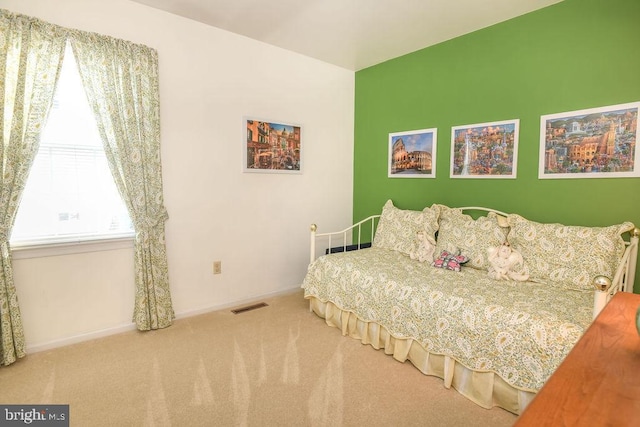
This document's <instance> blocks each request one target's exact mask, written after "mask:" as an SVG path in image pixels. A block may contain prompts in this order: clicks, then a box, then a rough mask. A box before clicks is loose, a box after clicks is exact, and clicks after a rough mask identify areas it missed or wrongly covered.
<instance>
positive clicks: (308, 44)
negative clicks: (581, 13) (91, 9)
mask: <svg viewBox="0 0 640 427" xmlns="http://www.w3.org/2000/svg"><path fill="white" fill-rule="evenodd" d="M133 1H135V2H137V3H142V4H145V5H148V6H151V7H154V8H157V9H161V10H165V11H167V12H170V13H174V14H176V15H180V16H183V17H186V18H190V19H193V20H196V21H200V22H203V23H205V24H208V25H212V26H214V27H218V28H221V29H223V30H227V31H230V32H233V33H237V34H241V35H244V36H246V37H249V38H252V39H255V40H259V41H262V42H265V43H268V44H271V45H274V46H278V47H281V48H283V49H287V50H290V51H293V52H297V53H300V54H303V55H306V56H310V57H312V58H316V59H319V60H321V61H324V62H328V63H330V64H334V65H337V66H339V67H342V68H346V69H349V70H353V71H358V70H361V69H363V68H367V67H370V66H372V65H375V64H378V63H381V62H384V61H387V60H389V59H392V58H396V57H398V56H402V55H404V54H407V53H410V52H414V51H416V50H419V49H422V48H425V47H427V46H431V45H434V44H437V43H440V42H442V41H445V40H449V39H452V38H455V37H458V36H461V35H463V34H467V33H470V32H473V31H476V30H479V29H481V28H484V27H488V26H490V25H493V24H496V23H498V22H502V21H506V20H508V19H511V18H514V17H516V16H519V15H523V14H525V13H529V12H532V11H534V10H537V9H540V8H543V7H546V6H549V5H552V4H555V3H559V2H560V1H562V0H270V1H266V0H133Z"/></svg>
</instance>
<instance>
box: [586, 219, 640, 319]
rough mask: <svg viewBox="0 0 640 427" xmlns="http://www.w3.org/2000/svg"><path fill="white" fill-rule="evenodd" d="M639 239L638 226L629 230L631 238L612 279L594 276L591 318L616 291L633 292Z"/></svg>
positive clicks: (639, 231) (639, 229)
mask: <svg viewBox="0 0 640 427" xmlns="http://www.w3.org/2000/svg"><path fill="white" fill-rule="evenodd" d="M639 240H640V228H638V227H636V228H634V229H633V230H631V238H630V239H629V243H628V245H627V247H626V249H625V251H624V254H623V255H622V258H621V259H620V264H619V265H618V268H617V269H616V272H615V275H614V276H613V279H610V278H608V277H606V276H596V277H595V278H594V279H593V286H594V287H595V288H596V291H595V294H594V297H593V318H594V319H595V317H596V316H597V315H598V314H599V313H600V311H602V309H603V308H604V306H605V305H607V303H608V302H609V300H610V299H611V297H612V296H613V295H614V294H615V293H616V292H633V282H634V280H635V276H636V263H637V260H638V241H639Z"/></svg>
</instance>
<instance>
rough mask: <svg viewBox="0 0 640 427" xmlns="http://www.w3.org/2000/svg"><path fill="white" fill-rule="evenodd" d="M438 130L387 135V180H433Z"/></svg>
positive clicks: (421, 130)
mask: <svg viewBox="0 0 640 427" xmlns="http://www.w3.org/2000/svg"><path fill="white" fill-rule="evenodd" d="M437 133H438V130H437V129H435V128H433V129H420V130H410V131H405V132H396V133H390V134H389V161H388V166H389V168H388V177H389V178H435V176H436V145H437V144H436V143H437V136H438V135H437Z"/></svg>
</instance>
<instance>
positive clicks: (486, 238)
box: [435, 205, 509, 270]
mask: <svg viewBox="0 0 640 427" xmlns="http://www.w3.org/2000/svg"><path fill="white" fill-rule="evenodd" d="M439 207H440V228H439V229H438V238H437V240H436V250H435V253H436V254H439V253H441V252H442V251H448V252H453V253H455V252H456V251H458V250H459V251H460V253H461V254H462V255H464V256H466V257H467V258H469V262H468V264H467V266H468V267H473V268H476V269H478V270H487V269H488V267H489V263H488V261H487V249H489V248H492V247H496V246H499V245H501V244H502V243H503V242H504V241H505V240H506V238H507V233H508V231H509V228H508V227H502V226H500V224H499V218H503V217H500V216H499V215H497V214H496V213H494V212H489V213H488V214H487V216H481V217H479V218H478V219H473V218H472V217H471V216H470V215H466V214H463V213H462V210H461V209H454V208H449V207H447V206H444V205H439Z"/></svg>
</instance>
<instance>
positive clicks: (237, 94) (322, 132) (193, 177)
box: [0, 0, 355, 350]
mask: <svg viewBox="0 0 640 427" xmlns="http://www.w3.org/2000/svg"><path fill="white" fill-rule="evenodd" d="M0 7H1V8H5V9H9V10H11V11H13V12H17V13H23V14H27V15H31V16H35V17H38V18H40V19H43V20H46V21H49V22H53V23H55V24H59V25H62V26H66V27H71V28H78V29H82V30H87V31H93V32H98V33H101V34H107V35H111V36H114V37H118V38H123V39H126V40H130V41H133V42H136V43H142V44H146V45H148V46H150V47H153V48H155V49H157V51H158V55H159V62H160V97H161V132H162V164H163V176H164V194H165V204H166V206H167V209H168V211H169V215H170V219H169V221H168V222H167V224H166V232H167V250H168V256H169V275H170V280H171V292H172V296H173V303H174V309H175V311H176V314H177V315H179V316H180V315H189V314H193V313H197V312H199V311H203V310H209V309H213V308H220V307H223V306H228V305H233V304H235V303H237V302H240V301H246V300H249V299H253V298H258V297H260V296H263V295H268V294H272V293H277V292H281V291H285V290H288V289H293V288H296V287H298V286H299V285H300V283H301V282H302V279H303V277H304V273H305V271H306V267H307V262H308V253H307V248H308V240H309V239H308V229H309V224H310V223H311V222H316V223H318V224H319V225H321V229H322V230H325V231H327V230H331V229H337V228H343V227H345V226H346V225H348V224H349V223H350V221H351V214H352V173H353V123H354V119H353V111H354V81H355V77H354V73H353V72H352V71H348V70H345V69H341V68H338V67H335V66H333V65H329V64H326V63H323V62H320V61H317V60H314V59H311V58H307V57H304V56H301V55H299V54H295V53H292V52H288V51H285V50H282V49H279V48H276V47H273V46H270V45H267V44H264V43H260V42H257V41H254V40H251V39H248V38H245V37H242V36H238V35H235V34H232V33H229V32H226V31H222V30H220V29H217V28H212V27H208V26H206V25H203V24H200V23H197V22H195V21H190V20H187V19H184V18H181V17H178V16H174V15H171V14H168V13H165V12H162V11H159V10H156V9H153V8H149V7H147V6H143V5H140V4H138V3H134V2H130V1H126V0H110V1H108V2H107V1H102V0H58V1H50V0H0ZM244 115H249V116H254V117H261V118H265V119H271V120H274V121H281V122H286V123H295V124H300V125H301V126H302V150H303V162H304V163H303V173H302V174H299V175H283V174H255V173H254V174H248V173H242V171H241V163H242V137H243V134H242V118H243V116H244ZM132 254H133V252H132V249H131V248H125V249H117V250H110V251H102V252H91V253H84V254H76V255H64V256H55V257H44V258H31V259H16V260H14V269H15V284H16V288H17V292H18V297H19V302H20V306H21V310H22V316H23V321H24V325H25V334H26V339H27V344H28V348H30V349H33V350H37V349H42V348H47V347H50V346H53V345H57V344H64V343H68V342H73V341H74V340H78V339H83V338H86V337H91V336H97V335H100V334H103V333H110V332H114V331H117V330H119V328H120V329H122V328H127V327H130V325H131V314H132V307H133V286H134V285H133V255H132ZM214 260H221V261H222V274H221V275H215V276H214V275H213V274H212V262H213V261H214ZM104 330H106V331H104ZM101 331H102V332H101Z"/></svg>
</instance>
